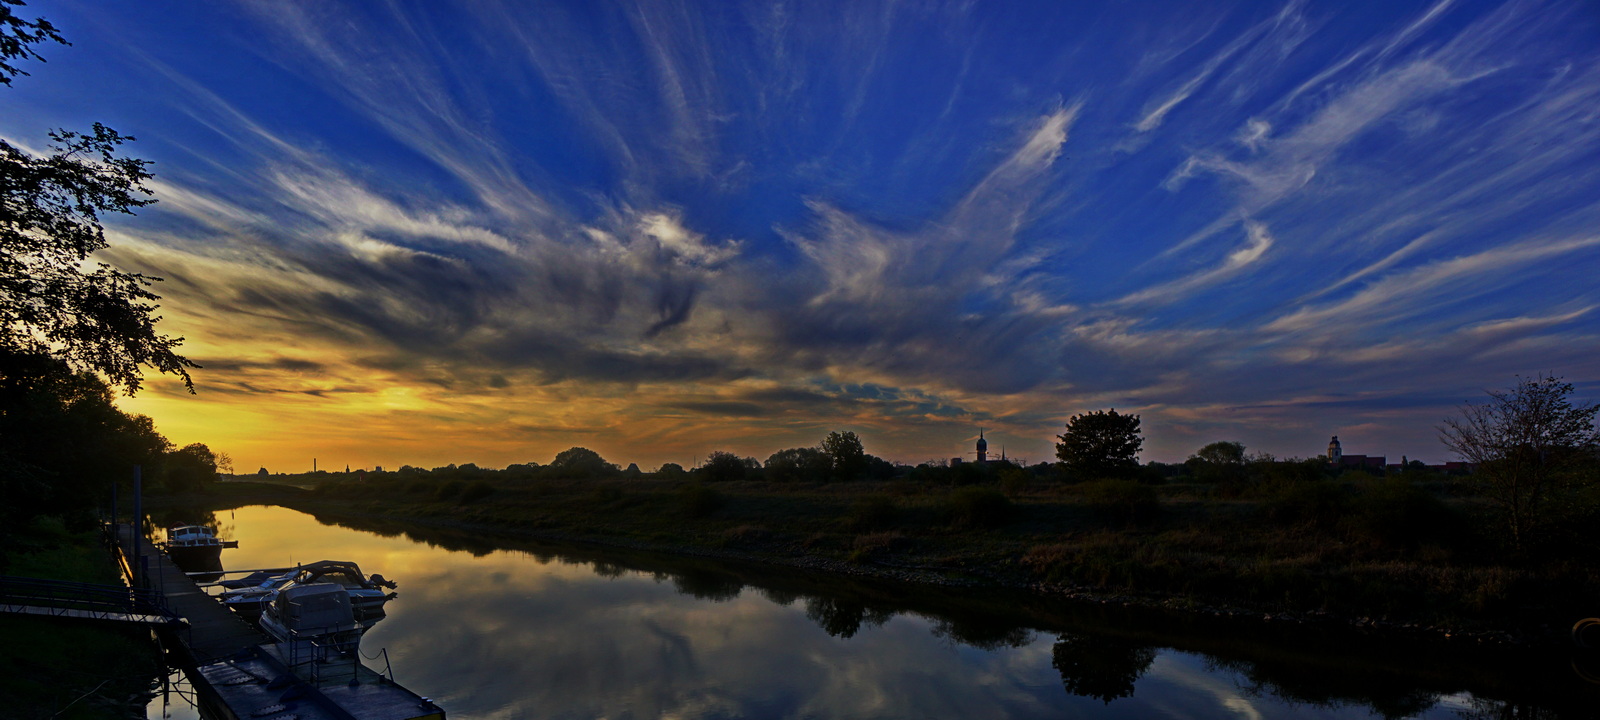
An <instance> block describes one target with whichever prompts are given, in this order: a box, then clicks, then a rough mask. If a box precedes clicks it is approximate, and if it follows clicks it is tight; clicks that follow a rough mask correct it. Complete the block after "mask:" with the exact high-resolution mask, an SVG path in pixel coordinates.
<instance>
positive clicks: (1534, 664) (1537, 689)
mask: <svg viewBox="0 0 1600 720" xmlns="http://www.w3.org/2000/svg"><path fill="white" fill-rule="evenodd" d="M217 520H218V522H219V524H220V525H221V527H222V532H223V536H224V537H231V538H235V539H237V540H239V547H238V548H237V549H229V550H226V551H224V555H223V561H224V563H225V564H226V565H227V567H229V568H236V569H243V568H261V567H274V566H282V565H286V564H292V563H296V562H311V561H314V560H321V559H339V560H354V561H356V562H357V563H359V564H360V565H361V567H362V569H363V570H364V571H366V572H368V573H373V572H377V573H382V574H383V575H385V576H386V577H389V578H391V579H395V580H398V581H399V582H400V588H399V591H400V596H399V598H397V599H395V600H394V601H391V602H390V603H389V606H388V609H389V616H388V618H387V619H385V620H384V621H382V622H380V623H379V624H378V625H377V626H376V627H375V628H374V629H373V630H372V631H371V632H369V633H368V634H367V636H366V637H365V638H364V639H363V641H362V650H363V651H364V652H365V653H366V654H367V655H368V656H372V655H374V654H376V653H377V651H378V650H379V649H381V648H387V651H388V657H389V661H390V663H391V664H392V667H393V670H394V674H395V678H396V679H397V680H398V681H399V682H401V683H402V684H404V685H406V686H407V687H409V688H410V689H412V690H414V691H416V692H418V693H419V694H422V695H427V696H430V697H432V698H433V699H434V700H435V701H436V702H438V703H439V704H440V705H442V706H443V707H444V708H445V709H446V710H447V711H448V713H449V716H450V717H452V718H524V717H536V718H617V719H623V718H685V719H691V718H735V717H751V718H1062V717H1076V718H1152V717H1153V718H1307V717H1310V718H1364V717H1385V716H1388V717H1424V718H1460V717H1512V716H1515V717H1535V716H1537V717H1558V716H1559V717H1567V716H1571V717H1593V716H1596V713H1600V693H1597V690H1600V687H1597V686H1594V685H1590V684H1588V683H1586V682H1585V681H1584V680H1582V679H1581V678H1580V677H1579V675H1578V673H1577V672H1575V671H1574V669H1573V667H1572V660H1571V658H1569V657H1560V658H1536V659H1533V660H1527V659H1519V660H1518V661H1517V662H1515V663H1507V664H1504V667H1500V666H1496V665H1494V664H1492V663H1491V662H1490V661H1486V660H1482V659H1479V660H1477V661H1474V660H1472V659H1470V658H1464V657H1462V653H1460V652H1459V651H1448V652H1443V653H1440V652H1436V651H1428V650H1419V649H1414V648H1413V649H1395V648H1375V647H1371V646H1359V645H1357V646H1345V644H1344V643H1342V642H1340V641H1334V640H1330V639H1327V638H1318V637H1315V636H1311V635H1306V634H1304V633H1302V634H1300V635H1290V634H1284V633H1286V632H1288V631H1284V630H1273V629H1266V630H1262V629H1259V628H1252V627H1233V628H1217V627H1208V628H1198V627H1193V626H1192V625H1193V621H1192V620H1184V619H1174V618H1170V617H1159V616H1146V617H1138V616H1136V615H1134V614H1130V613H1127V612H1126V611H1117V610H1106V609H1104V608H1101V607H1099V606H1093V607H1072V608H1061V607H1059V606H1060V605H1061V604H1060V603H1056V604H1053V605H1051V604H1043V603H1037V602H1036V601H1031V600H1027V599H1016V598H1013V599H1009V600H1008V599H1006V598H998V597H996V598H986V599H979V600H974V599H972V598H970V597H964V596H959V595H954V594H940V593H932V592H930V591H927V590H925V589H909V588H902V587H897V586H885V585H881V584H869V583H852V582H848V581H840V580H837V579H827V578H808V577H804V576H799V575H796V574H795V573H790V572H783V571H778V572H774V571H772V570H770V569H743V570H734V569H730V568H728V567H726V566H724V565H718V564H715V563H711V562H701V561H693V560H687V561H686V560H681V559H673V558H661V557H651V556H645V555H637V554H628V553H625V552H621V553H619V552H618V551H607V550H599V549H594V548H584V547H578V548H559V549H558V548H553V547H552V548H539V547H524V548H523V549H516V550H506V549H496V548H495V546H494V545H493V544H492V543H484V542H482V541H481V540H478V539H475V538H473V537H472V536H470V535H465V534H456V535H453V536H452V535H451V534H450V533H441V532H439V531H426V530H424V531H417V530H415V529H413V530H412V531H411V532H421V533H422V534H421V535H420V536H414V535H405V534H398V532H397V531H398V528H395V529H385V528H381V527H379V528H376V529H375V530H376V531H374V530H366V529H352V528H348V527H340V526H334V525H325V524H322V523H320V522H318V521H317V520H316V519H315V518H313V517H311V516H309V515H305V514H302V513H299V512H295V511H292V510H287V509H283V508H275V507H247V508H240V509H238V510H234V511H222V512H220V513H218V514H217ZM383 532H388V533H391V534H390V535H389V536H385V535H384V534H381V533H383ZM1262 632H1269V633H1275V634H1274V635H1269V636H1266V637H1260V636H1259V633H1262ZM1486 663H1487V664H1486ZM368 664H369V665H372V664H373V663H371V662H369V663H368ZM180 689H181V688H180ZM1530 713H1532V714H1530ZM150 717H173V718H192V717H195V714H194V711H193V710H192V709H190V708H189V707H188V706H187V704H186V703H184V702H183V701H182V700H181V698H180V697H179V695H177V694H174V695H172V696H170V697H169V698H167V700H166V704H165V705H164V703H163V700H162V699H160V698H158V699H157V700H156V701H155V702H154V703H153V704H152V705H151V706H150Z"/></svg>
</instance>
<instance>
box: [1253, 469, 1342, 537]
mask: <svg viewBox="0 0 1600 720" xmlns="http://www.w3.org/2000/svg"><path fill="white" fill-rule="evenodd" d="M1350 505H1351V497H1350V491H1349V489H1348V488H1346V487H1345V486H1344V485H1341V484H1339V483H1336V482H1333V481H1331V480H1317V481H1314V482H1298V483H1291V484H1288V485H1284V486H1282V487H1280V488H1278V489H1277V490H1276V492H1274V493H1272V494H1271V495H1270V496H1269V497H1268V498H1267V499H1266V501H1265V502H1263V503H1262V507H1263V509H1265V510H1266V513H1267V517H1269V518H1271V519H1272V520H1273V521H1274V522H1277V523H1279V524H1283V525H1296V524H1299V525H1310V526H1312V527H1317V528H1331V527H1333V526H1334V525H1336V524H1337V523H1338V522H1339V520H1340V518H1343V517H1344V516H1345V514H1346V513H1348V512H1349V510H1350Z"/></svg>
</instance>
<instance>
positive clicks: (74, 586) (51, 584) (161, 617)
mask: <svg viewBox="0 0 1600 720" xmlns="http://www.w3.org/2000/svg"><path fill="white" fill-rule="evenodd" d="M0 607H3V608H4V609H6V610H8V611H11V612H26V613H28V614H33V615H54V616H58V617H78V618H90V619H98V620H119V621H130V622H142V623H146V624H151V625H181V624H182V623H183V618H180V617H178V615H177V613H174V612H173V611H172V608H171V607H170V606H168V604H167V599H166V597H165V596H164V595H162V594H161V593H159V592H156V591H153V590H148V589H144V588H129V587H123V586H119V585H96V584H92V583H78V582H65V581H60V580H40V579H38V578H22V577H0Z"/></svg>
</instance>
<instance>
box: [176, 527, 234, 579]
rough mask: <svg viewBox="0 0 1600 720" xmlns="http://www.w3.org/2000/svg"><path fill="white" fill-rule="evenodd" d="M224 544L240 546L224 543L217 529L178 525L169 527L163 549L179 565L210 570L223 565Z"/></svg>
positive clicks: (185, 567) (186, 567)
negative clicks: (218, 535)
mask: <svg viewBox="0 0 1600 720" xmlns="http://www.w3.org/2000/svg"><path fill="white" fill-rule="evenodd" d="M224 545H228V546H230V547H238V545H239V544H238V543H231V544H229V543H224V542H223V541H222V540H219V539H218V538H217V531H216V530H213V529H211V528H208V527H206V526H204V525H176V526H173V527H170V528H167V541H166V542H165V543H162V546H161V547H162V549H164V550H166V551H167V555H168V556H169V557H171V558H172V561H173V562H175V563H177V564H178V567H181V568H184V569H190V568H194V569H196V570H210V569H212V568H217V567H221V563H222V548H223V546H224Z"/></svg>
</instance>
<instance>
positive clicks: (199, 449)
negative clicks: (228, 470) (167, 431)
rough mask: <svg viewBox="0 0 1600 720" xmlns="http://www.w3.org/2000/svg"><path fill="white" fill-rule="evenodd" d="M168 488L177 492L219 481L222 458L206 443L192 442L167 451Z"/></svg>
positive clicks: (201, 487)
mask: <svg viewBox="0 0 1600 720" xmlns="http://www.w3.org/2000/svg"><path fill="white" fill-rule="evenodd" d="M165 460H166V462H165V465H166V476H167V478H166V479H167V488H168V489H170V490H173V491H175V492H187V491H193V490H201V489H204V488H207V487H210V486H211V485H212V484H214V483H216V481H217V469H218V466H219V465H220V464H221V463H220V458H219V457H218V456H217V453H214V452H212V451H211V448H209V447H206V445H205V444H204V443H191V444H188V445H185V446H183V447H182V448H179V449H177V450H173V451H172V452H169V453H167V457H166V459H165Z"/></svg>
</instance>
